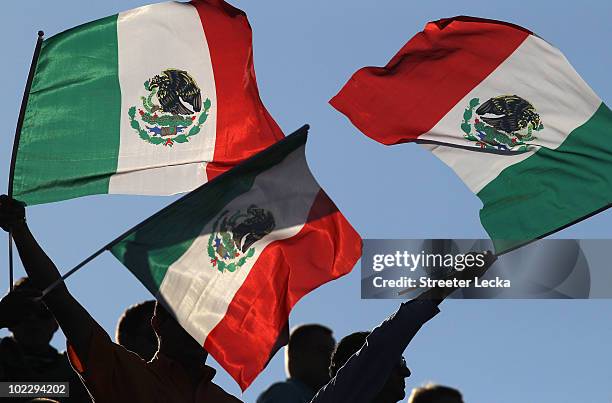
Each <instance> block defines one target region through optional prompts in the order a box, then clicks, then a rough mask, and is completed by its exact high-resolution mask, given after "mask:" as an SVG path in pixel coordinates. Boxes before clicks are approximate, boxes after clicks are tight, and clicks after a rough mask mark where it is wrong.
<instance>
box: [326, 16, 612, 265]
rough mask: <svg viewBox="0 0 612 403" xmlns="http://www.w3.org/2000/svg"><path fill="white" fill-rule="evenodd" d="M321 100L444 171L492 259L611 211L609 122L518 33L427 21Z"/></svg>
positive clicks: (554, 52)
mask: <svg viewBox="0 0 612 403" xmlns="http://www.w3.org/2000/svg"><path fill="white" fill-rule="evenodd" d="M330 102H331V104H332V105H333V106H334V107H335V108H336V109H338V110H339V111H340V112H342V113H344V114H345V115H346V116H347V117H348V118H349V119H350V120H351V121H352V122H353V123H354V124H355V125H356V126H357V127H358V128H359V129H360V130H361V131H362V132H363V133H365V134H366V135H368V136H370V137H372V138H373V139H375V140H376V141H379V142H381V143H384V144H397V143H404V142H409V141H417V142H419V143H423V146H424V147H426V148H427V149H429V150H431V152H433V154H434V155H436V156H437V157H438V158H439V159H441V160H442V161H443V162H445V163H446V164H447V165H448V166H450V167H451V168H452V169H453V170H454V171H455V172H456V173H457V175H458V176H459V177H460V178H461V179H462V180H463V181H464V182H465V184H466V185H467V186H468V187H469V188H470V189H471V190H472V191H473V192H474V193H475V194H476V195H477V196H478V197H479V198H480V199H481V200H482V202H483V208H482V210H481V211H480V218H481V222H482V224H483V226H484V227H485V229H486V230H487V232H488V233H489V235H490V236H491V238H492V239H493V240H494V243H495V247H496V251H497V252H498V253H500V252H504V251H508V250H510V249H512V248H515V247H518V246H520V245H522V244H524V243H527V242H530V241H532V240H534V239H537V238H541V237H544V236H546V235H548V234H551V233H553V232H555V231H558V230H560V229H562V228H564V227H566V226H568V225H571V224H573V223H575V222H577V221H579V220H581V219H583V218H585V217H587V216H590V215H591V214H593V213H595V212H598V211H600V210H602V209H605V208H607V207H608V206H609V205H610V203H611V202H612V169H610V167H611V166H612V112H611V111H610V109H609V108H608V107H607V106H606V105H605V104H604V103H603V102H602V100H601V99H600V98H599V97H598V96H597V95H596V94H595V93H594V92H593V90H592V89H591V88H590V87H589V86H588V85H587V84H586V83H585V82H584V81H583V80H582V78H581V77H580V76H579V75H578V74H577V73H576V71H575V70H574V69H573V68H572V66H571V65H570V64H569V62H568V61H567V59H566V58H565V57H564V56H563V54H562V53H561V52H560V51H559V50H558V49H556V48H555V47H553V46H552V45H551V44H549V43H548V42H546V41H545V40H543V39H542V38H540V37H538V36H536V35H534V34H533V33H531V32H530V31H528V30H526V29H524V28H522V27H519V26H516V25H513V24H509V23H505V22H501V21H492V20H485V19H479V18H473V17H455V18H450V19H443V20H439V21H435V22H430V23H428V24H427V25H426V26H425V29H424V30H423V31H422V32H420V33H418V34H417V35H416V36H414V37H413V38H412V39H411V40H410V41H409V42H408V43H407V44H406V45H405V46H404V47H403V48H402V49H401V50H400V51H399V53H398V54H397V55H395V56H394V57H393V59H392V60H391V61H390V62H389V63H388V64H387V65H386V66H385V67H382V68H378V67H368V68H363V69H361V70H359V71H357V72H356V73H355V74H354V75H353V77H352V78H351V79H350V80H349V81H348V82H347V83H346V85H345V86H344V88H343V89H342V90H341V91H340V93H339V94H338V95H336V96H335V97H334V98H333V99H332V100H331V101H330ZM451 146H452V147H451ZM475 150H476V151H478V152H475Z"/></svg>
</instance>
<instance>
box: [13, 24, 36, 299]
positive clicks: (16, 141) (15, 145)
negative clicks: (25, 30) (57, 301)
mask: <svg viewBox="0 0 612 403" xmlns="http://www.w3.org/2000/svg"><path fill="white" fill-rule="evenodd" d="M44 36H45V33H44V32H43V31H38V39H37V40H36V47H35V48H34V55H32V63H31V64H30V72H29V73H28V81H26V86H25V89H24V90H23V98H21V109H19V118H18V119H17V128H16V129H15V139H14V140H13V154H12V156H11V167H10V169H9V180H8V196H9V197H13V176H14V174H15V160H16V159H17V149H18V148H19V138H20V137H21V128H22V127H23V118H24V116H25V110H26V106H27V105H28V97H29V95H30V89H31V88H32V80H33V79H34V72H35V71H36V64H37V63H38V56H39V55H40V49H41V47H42V43H43V37H44ZM8 256H9V289H10V290H11V291H12V290H13V234H12V233H11V231H10V230H9V233H8Z"/></svg>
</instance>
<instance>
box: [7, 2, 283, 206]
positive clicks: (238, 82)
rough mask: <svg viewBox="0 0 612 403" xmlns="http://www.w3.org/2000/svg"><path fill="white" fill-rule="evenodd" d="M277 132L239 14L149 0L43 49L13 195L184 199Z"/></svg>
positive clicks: (220, 5) (29, 199) (223, 6)
mask: <svg viewBox="0 0 612 403" xmlns="http://www.w3.org/2000/svg"><path fill="white" fill-rule="evenodd" d="M283 137H284V136H283V134H282V132H281V130H280V128H279V127H278V125H277V124H276V123H275V122H274V120H273V119H272V118H271V116H270V115H269V113H268V112H267V110H266V108H265V107H264V105H263V103H262V101H261V99H260V97H259V92H258V89H257V84H256V80H255V72H254V67H253V49H252V34H251V28H250V25H249V23H248V20H247V18H246V15H245V14H244V13H243V12H242V11H240V10H238V9H236V8H234V7H232V6H230V5H228V4H227V3H225V2H223V1H216V0H194V1H192V2H191V3H180V2H167V3H159V4H153V5H149V6H144V7H140V8H137V9H134V10H130V11H126V12H122V13H119V14H117V15H114V16H110V17H107V18H103V19H100V20H97V21H93V22H90V23H87V24H84V25H81V26H78V27H75V28H72V29H70V30H68V31H65V32H62V33H60V34H57V35H55V36H53V37H51V38H49V39H47V40H45V41H44V42H43V45H42V50H41V53H40V57H39V60H38V63H37V65H36V73H35V76H34V80H33V83H32V88H31V91H30V93H29V99H28V104H27V108H26V113H25V119H24V124H23V129H22V132H21V139H20V142H19V146H18V151H17V156H16V166H15V174H14V179H13V183H14V196H15V197H16V198H18V199H20V200H22V201H24V202H26V203H27V204H30V205H31V204H40V203H47V202H53V201H59V200H66V199H70V198H74V197H79V196H85V195H91V194H104V193H114V194H143V195H170V194H176V193H182V192H187V191H190V190H193V189H195V188H197V187H198V186H200V185H202V184H203V183H206V182H207V181H208V180H211V179H212V178H214V177H215V176H217V175H218V174H220V173H222V172H224V171H226V170H228V169H230V168H231V167H233V166H235V165H237V164H239V163H240V162H242V161H244V160H246V159H247V158H249V157H250V156H252V155H254V154H256V153H257V152H259V151H262V150H264V149H265V148H266V147H268V146H269V145H271V144H273V143H274V142H276V141H278V140H280V139H282V138H283Z"/></svg>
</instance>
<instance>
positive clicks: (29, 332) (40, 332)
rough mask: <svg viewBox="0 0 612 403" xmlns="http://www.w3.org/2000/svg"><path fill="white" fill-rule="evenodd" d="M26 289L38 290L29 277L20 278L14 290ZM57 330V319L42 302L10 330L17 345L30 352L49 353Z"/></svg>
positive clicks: (35, 305)
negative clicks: (50, 343) (50, 344)
mask: <svg viewBox="0 0 612 403" xmlns="http://www.w3.org/2000/svg"><path fill="white" fill-rule="evenodd" d="M25 289H30V290H36V289H37V288H36V287H35V286H34V285H33V284H32V281H31V280H30V279H29V278H27V277H23V278H20V279H19V280H17V281H16V282H15V284H14V285H13V290H25ZM57 329H58V325H57V322H56V321H55V317H54V316H53V314H52V313H51V311H49V310H48V309H47V307H46V306H45V304H44V303H43V302H42V301H41V302H38V303H36V304H34V306H33V307H32V308H31V309H29V310H28V312H27V314H26V315H24V316H23V317H22V318H21V320H20V321H19V323H17V324H16V325H14V326H11V327H10V328H9V330H10V331H11V333H12V334H13V338H14V339H15V340H16V341H17V343H18V344H19V345H20V346H21V347H22V348H23V349H24V350H27V351H30V352H36V351H41V352H42V351H47V350H48V349H49V342H50V341H51V339H52V338H53V334H54V333H55V332H57Z"/></svg>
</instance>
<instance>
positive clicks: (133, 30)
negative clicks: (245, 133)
mask: <svg viewBox="0 0 612 403" xmlns="http://www.w3.org/2000/svg"><path fill="white" fill-rule="evenodd" d="M117 36H118V51H119V66H118V67H119V83H120V87H121V125H120V126H121V127H120V133H121V134H120V148H119V159H118V162H117V174H116V175H114V176H112V177H111V179H110V184H109V193H122V194H156V195H168V194H175V193H180V192H184V191H187V190H192V189H195V188H196V187H198V186H200V185H201V184H203V183H205V182H206V180H207V176H206V164H205V161H211V160H212V159H213V155H214V149H215V134H216V120H217V119H216V110H217V102H216V101H217V100H216V92H215V80H214V75H213V69H212V63H211V59H210V53H209V49H208V43H207V40H206V36H205V34H204V30H203V28H202V23H201V22H200V18H199V15H198V13H197V10H196V9H195V8H194V7H193V6H192V5H190V4H188V3H179V2H168V3H159V4H153V5H150V6H144V7H140V8H137V9H134V10H130V11H127V12H124V13H120V14H119V17H118V20H117ZM169 39H170V40H169ZM169 68H173V69H180V70H185V71H187V72H188V73H189V74H190V75H191V76H192V77H193V78H194V80H195V82H196V83H197V85H198V87H199V88H200V90H201V93H202V101H204V100H206V99H207V98H209V99H210V101H211V103H212V107H211V109H210V111H209V116H208V119H207V121H206V122H205V123H204V124H203V125H202V126H201V131H200V133H198V134H197V135H195V136H192V137H190V139H189V140H190V141H189V142H188V143H180V144H175V145H174V146H173V147H170V146H164V145H154V144H150V143H148V142H146V141H144V140H142V139H141V138H140V137H139V136H138V133H137V132H136V130H135V129H134V128H132V127H131V126H130V121H129V117H128V114H127V112H128V109H129V108H130V107H132V106H136V108H137V109H138V108H139V107H140V108H141V107H142V101H141V98H140V97H141V96H146V95H147V92H146V90H145V89H144V86H143V84H144V82H145V81H146V80H149V79H151V78H152V77H154V76H156V75H160V74H161V73H162V71H163V70H166V69H169ZM156 167H158V168H156Z"/></svg>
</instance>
